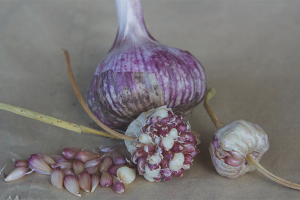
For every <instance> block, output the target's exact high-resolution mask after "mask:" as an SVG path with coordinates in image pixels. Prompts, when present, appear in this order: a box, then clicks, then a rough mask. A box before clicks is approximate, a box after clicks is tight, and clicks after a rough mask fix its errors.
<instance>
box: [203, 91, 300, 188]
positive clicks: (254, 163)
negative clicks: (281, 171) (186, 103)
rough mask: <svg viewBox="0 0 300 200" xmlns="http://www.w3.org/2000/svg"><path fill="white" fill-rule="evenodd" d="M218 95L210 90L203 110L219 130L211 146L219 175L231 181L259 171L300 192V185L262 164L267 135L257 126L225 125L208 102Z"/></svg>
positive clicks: (267, 146) (236, 123) (240, 121)
mask: <svg viewBox="0 0 300 200" xmlns="http://www.w3.org/2000/svg"><path fill="white" fill-rule="evenodd" d="M215 93H216V91H215V90H214V89H213V88H210V89H209V90H208V91H207V93H206V95H205V98H204V107H205V109H206V111H207V113H208V114H209V116H210V118H211V120H212V122H213V123H214V125H215V126H216V127H217V131H216V133H215V134H214V138H213V141H212V142H211V144H210V146H209V151H210V154H211V157H212V161H213V165H214V166H215V168H216V170H217V172H218V173H219V174H220V175H222V176H226V177H229V178H237V177H239V176H241V175H243V174H245V173H246V172H251V171H253V170H254V169H257V170H258V171H259V172H261V173H262V174H263V175H265V176H266V177H268V178H269V179H271V180H273V181H275V182H277V183H279V184H281V185H284V186H286V187H289V188H293V189H297V190H300V185H299V184H296V183H292V182H290V181H286V180H284V179H282V178H279V177H278V176H275V175H274V174H272V173H270V172H269V171H267V170H266V169H265V168H264V167H262V166H261V165H260V164H259V161H260V159H261V157H262V155H263V154H264V153H265V152H266V151H267V150H268V148H269V142H268V137H267V134H266V133H265V132H264V131H263V130H262V129H261V128H260V127H259V126H258V125H257V124H253V123H250V122H246V121H244V120H236V121H233V122H231V123H229V124H224V123H223V122H221V120H219V119H218V118H217V117H216V115H215V114H214V112H213V111H212V109H211V107H210V105H209V104H208V100H209V99H210V98H211V97H212V96H213V95H214V94H215Z"/></svg>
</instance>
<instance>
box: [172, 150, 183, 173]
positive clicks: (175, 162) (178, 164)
mask: <svg viewBox="0 0 300 200" xmlns="http://www.w3.org/2000/svg"><path fill="white" fill-rule="evenodd" d="M183 162H184V155H183V153H175V154H174V158H173V159H172V160H170V162H169V168H170V169H171V170H172V171H178V170H179V169H180V168H182V166H183Z"/></svg>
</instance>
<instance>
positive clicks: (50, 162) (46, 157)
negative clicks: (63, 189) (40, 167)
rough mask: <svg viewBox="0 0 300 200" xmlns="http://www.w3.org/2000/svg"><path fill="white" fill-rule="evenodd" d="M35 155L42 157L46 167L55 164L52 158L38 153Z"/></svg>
mask: <svg viewBox="0 0 300 200" xmlns="http://www.w3.org/2000/svg"><path fill="white" fill-rule="evenodd" d="M37 155H38V156H40V157H42V158H43V159H44V160H45V162H46V163H47V164H48V165H53V164H55V163H56V162H55V160H53V158H51V157H50V156H49V155H47V154H44V153H38V154H37Z"/></svg>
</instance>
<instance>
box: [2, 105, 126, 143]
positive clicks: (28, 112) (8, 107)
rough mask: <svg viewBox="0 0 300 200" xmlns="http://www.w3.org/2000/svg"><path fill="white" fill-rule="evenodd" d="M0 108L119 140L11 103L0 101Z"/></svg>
mask: <svg viewBox="0 0 300 200" xmlns="http://www.w3.org/2000/svg"><path fill="white" fill-rule="evenodd" d="M0 109H1V110H6V111H9V112H12V113H15V114H17V115H22V116H24V117H28V118H31V119H35V120H38V121H42V122H45V123H47V124H51V125H54V126H58V127H60V128H64V129H67V130H70V131H75V132H77V133H92V134H96V135H101V136H104V137H111V138H115V139H119V140H121V138H120V137H116V136H113V135H111V134H109V133H105V132H102V131H98V130H95V129H91V128H88V127H85V126H82V125H77V124H73V123H71V122H66V121H63V120H60V119H57V118H54V117H50V116H47V115H43V114H41V113H37V112H34V111H31V110H28V109H24V108H19V107H16V106H11V105H8V104H4V103H0Z"/></svg>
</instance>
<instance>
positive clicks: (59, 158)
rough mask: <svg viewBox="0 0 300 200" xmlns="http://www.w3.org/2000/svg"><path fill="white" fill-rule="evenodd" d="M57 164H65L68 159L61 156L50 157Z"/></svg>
mask: <svg viewBox="0 0 300 200" xmlns="http://www.w3.org/2000/svg"><path fill="white" fill-rule="evenodd" d="M50 157H51V158H52V159H53V160H54V161H55V162H65V161H67V159H66V158H65V157H63V156H61V155H50Z"/></svg>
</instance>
